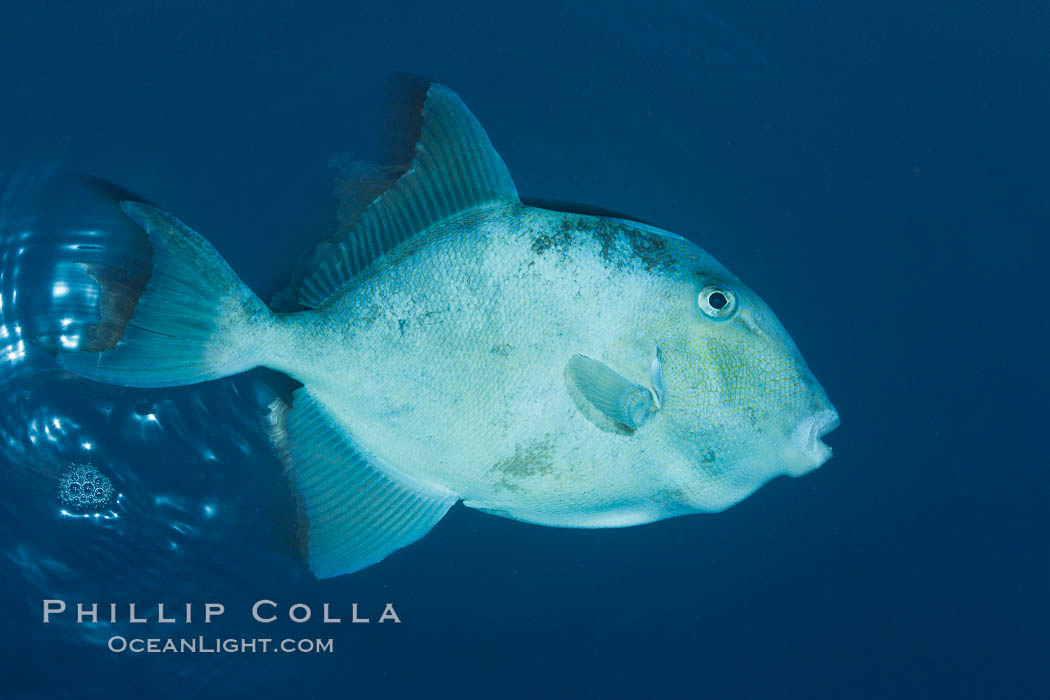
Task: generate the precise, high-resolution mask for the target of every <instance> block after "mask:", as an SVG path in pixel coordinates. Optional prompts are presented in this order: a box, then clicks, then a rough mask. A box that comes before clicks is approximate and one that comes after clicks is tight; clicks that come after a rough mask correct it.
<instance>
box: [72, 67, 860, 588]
mask: <svg viewBox="0 0 1050 700" xmlns="http://www.w3.org/2000/svg"><path fill="white" fill-rule="evenodd" d="M121 206H122V208H123V210H124V211H125V212H126V213H127V214H128V216H130V217H131V218H132V219H134V220H135V221H136V222H137V223H138V224H139V225H140V226H141V227H142V228H143V229H144V230H145V231H146V233H147V234H148V236H149V239H150V243H151V245H152V248H153V259H152V271H151V273H150V276H149V279H148V281H146V283H145V286H144V287H143V288H142V289H141V291H140V293H139V294H138V296H137V298H131V299H128V298H127V297H128V290H127V289H126V285H123V286H122V285H121V284H119V283H112V280H119V279H120V276H119V275H105V274H100V273H99V272H98V271H97V270H95V272H94V274H93V277H94V278H95V279H96V281H97V282H98V283H99V285H100V286H101V294H100V303H99V314H100V317H101V318H100V326H104V327H106V328H109V329H114V328H115V329H118V330H119V334H118V335H117V336H115V340H114V342H113V343H110V344H109V346H107V347H101V348H100V347H95V348H88V349H87V350H83V349H82V350H80V351H78V352H69V353H65V354H62V355H60V357H59V361H60V363H61V364H62V366H64V367H66V368H68V369H69V370H71V371H73V372H76V373H77V374H80V375H82V376H84V377H87V378H90V379H93V380H97V381H101V382H108V383H112V384H120V385H125V386H132V387H166V386H177V385H186V384H193V383H196V382H203V381H207V380H211V379H216V378H219V377H226V376H229V375H233V374H237V373H240V372H244V371H246V370H249V369H252V368H254V367H259V366H264V367H269V368H271V369H274V370H277V371H279V372H283V373H285V374H287V375H288V376H290V377H291V378H293V379H294V380H296V381H297V382H298V383H301V384H302V386H301V387H300V388H298V389H297V390H296V391H295V392H294V394H292V395H291V401H290V402H285V401H283V400H280V399H278V400H276V401H274V402H273V404H271V406H270V411H269V415H268V420H267V428H268V430H269V432H270V437H271V438H272V441H273V444H274V446H275V450H276V452H277V454H278V455H279V456H280V458H281V460H282V461H283V463H284V465H285V468H286V472H287V474H288V478H289V480H290V483H291V485H292V490H293V492H294V493H295V495H296V499H297V503H298V505H299V507H298V509H297V510H298V511H299V513H300V516H301V521H302V522H301V525H302V531H303V533H304V535H305V536H304V537H303V538H302V541H303V543H304V547H305V551H306V558H307V561H308V564H309V567H310V569H311V571H313V573H314V574H315V575H316V576H318V577H330V576H336V575H339V574H344V573H348V572H352V571H357V570H360V569H362V568H364V567H367V566H369V565H371V564H374V563H376V562H378V561H380V560H382V559H383V558H384V557H386V556H387V555H388V554H390V553H391V552H394V551H395V550H397V549H399V548H401V547H404V546H406V545H408V544H410V543H412V542H414V541H416V540H418V539H419V538H420V537H422V536H423V535H425V534H426V533H427V532H428V531H429V530H430V529H431V528H432V527H434V525H435V524H436V523H437V522H438V521H439V520H441V518H442V516H444V514H445V513H446V512H447V511H448V509H449V508H450V507H452V505H453V504H455V503H456V502H457V501H462V502H463V504H464V505H466V506H468V507H471V508H477V509H480V510H482V511H485V512H487V513H493V514H496V515H501V516H504V517H507V518H514V519H516V520H522V521H525V522H529V523H536V524H540V525H552V526H559V527H578V528H605V527H622V526H628V525H639V524H642V523H649V522H653V521H656V520H660V519H663V518H669V517H672V516H676V515H683V514H687V513H701V512H706V513H709V512H715V511H721V510H723V509H725V508H728V507H729V506H731V505H733V504H734V503H737V502H739V501H740V500H742V499H744V498H745V497H747V496H748V495H749V494H751V493H752V492H754V491H755V489H757V488H758V487H760V486H761V485H762V484H764V483H765V482H766V481H768V480H769V479H771V478H772V477H774V476H777V475H780V474H789V475H792V476H799V475H802V474H805V473H806V472H809V471H810V470H812V469H815V468H816V467H819V466H820V465H821V464H823V463H824V462H825V461H826V460H827V459H828V458H829V457H830V456H831V450H830V449H829V448H828V447H827V446H826V445H825V444H824V443H823V442H822V441H821V437H822V436H823V435H824V434H825V433H827V432H828V431H830V430H832V429H834V428H835V427H836V426H837V425H838V422H839V417H838V413H837V412H836V410H835V408H834V407H833V406H832V404H831V402H830V401H829V400H828V397H827V396H826V394H825V392H824V390H823V388H822V387H821V386H820V384H819V383H818V382H817V380H816V379H815V378H814V377H813V375H812V374H811V372H810V370H809V368H808V367H807V366H806V363H805V362H804V361H803V359H802V356H801V354H800V353H799V351H798V349H797V348H796V346H795V344H794V342H792V339H791V337H790V336H789V335H788V334H787V332H786V331H785V330H784V328H783V327H782V326H781V324H780V322H779V321H778V320H777V318H776V317H775V316H774V315H773V312H772V311H771V310H770V308H769V307H768V306H767V305H766V304H765V302H763V301H762V300H761V299H760V298H759V297H758V296H757V295H756V294H755V293H754V292H752V291H751V290H750V289H748V288H747V287H746V286H744V284H742V283H741V282H740V280H738V279H737V278H736V277H735V276H734V275H733V274H732V273H730V272H729V271H728V270H726V268H725V267H723V266H722V265H721V264H719V263H718V262H717V261H716V260H715V259H714V258H713V257H711V255H709V254H708V253H706V252H705V251H703V250H701V249H700V248H698V247H697V246H696V245H694V244H693V243H691V242H690V241H688V240H686V239H685V238H682V237H681V236H678V235H675V234H672V233H668V232H666V231H663V230H660V229H657V228H654V227H652V226H649V225H646V224H642V223H638V222H635V221H630V220H625V219H619V218H613V217H602V216H587V215H583V214H578V213H568V212H560V211H551V210H547V209H541V208H536V207H532V206H526V205H524V204H523V203H522V201H521V199H520V198H519V196H518V191H517V188H516V187H515V185H514V182H513V180H512V179H511V176H510V173H509V172H508V170H507V167H506V165H505V164H504V162H503V159H502V158H501V157H500V156H499V154H498V153H497V152H496V151H495V149H494V148H493V146H492V144H491V143H490V141H489V138H488V136H487V135H486V134H485V132H484V130H483V129H482V128H481V125H480V124H479V122H478V121H477V120H476V119H475V117H474V116H473V115H472V114H471V113H470V111H469V110H468V109H467V107H466V106H465V105H464V103H463V102H462V100H460V98H459V97H458V96H457V95H456V94H455V93H453V92H452V91H451V90H449V89H448V88H446V87H444V86H441V85H437V84H433V85H431V86H430V88H429V90H428V92H427V97H426V101H425V102H424V105H423V120H422V126H421V134H420V138H419V140H418V142H417V144H416V148H415V153H414V156H413V158H412V161H411V163H410V164H409V167H408V169H407V171H405V172H404V174H403V175H401V177H400V178H398V179H397V180H396V181H395V182H394V183H393V184H392V185H391V186H390V187H389V189H387V190H386V191H385V192H383V193H382V194H380V195H379V196H378V197H376V198H375V199H374V201H372V202H371V204H370V205H368V207H367V208H366V209H365V210H364V211H363V212H362V213H361V214H360V217H359V219H358V220H357V223H356V225H355V226H353V227H352V228H351V229H348V230H347V231H345V232H344V235H342V236H341V237H339V238H337V239H335V240H332V241H328V242H325V243H323V244H321V245H320V246H319V247H318V249H317V250H316V252H315V253H314V254H313V255H312V256H311V257H309V258H305V259H304V261H303V262H302V263H301V265H304V266H305V267H303V268H302V269H301V270H300V271H299V273H298V274H297V276H296V279H297V280H298V286H297V289H296V297H297V302H298V304H297V307H296V310H293V311H289V310H286V309H276V308H271V307H268V306H267V305H266V304H265V303H263V301H261V300H260V299H259V297H257V296H256V295H255V294H254V293H253V292H252V291H251V290H249V289H248V287H247V286H245V284H244V283H243V282H242V281H241V280H240V279H239V278H238V277H237V275H236V274H235V273H234V271H233V270H232V269H231V268H230V267H229V265H227V264H226V262H225V261H224V260H223V259H222V257H220V255H219V254H218V253H217V252H216V250H215V248H213V247H212V245H211V244H209V243H208V242H207V241H206V240H205V239H204V238H203V237H202V236H200V235H199V234H197V233H196V232H194V231H193V230H191V229H190V228H189V227H187V226H186V225H185V224H183V223H182V222H180V221H178V220H177V219H175V218H174V217H173V216H171V215H170V214H168V213H166V212H165V211H162V210H161V209H158V208H156V207H154V206H152V205H149V204H145V203H142V202H134V201H124V202H122V203H121ZM121 299H123V302H121Z"/></svg>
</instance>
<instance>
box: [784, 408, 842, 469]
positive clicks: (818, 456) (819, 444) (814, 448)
mask: <svg viewBox="0 0 1050 700" xmlns="http://www.w3.org/2000/svg"><path fill="white" fill-rule="evenodd" d="M840 423H841V421H840V419H839V414H838V411H836V410H835V409H834V408H829V409H827V410H824V411H818V412H817V413H814V414H813V415H811V416H807V417H806V418H803V419H802V421H801V422H799V424H798V425H797V426H796V427H795V430H794V432H793V433H792V434H791V442H792V443H794V445H795V447H796V448H798V450H799V451H800V452H802V453H803V454H804V455H806V456H807V457H808V458H809V459H810V460H812V461H813V462H814V463H815V464H816V465H818V466H819V465H821V464H823V463H824V462H826V461H827V460H828V459H830V458H831V448H830V447H829V446H828V445H826V444H825V443H824V441H823V440H821V438H822V437H824V436H825V435H827V434H828V433H830V432H831V431H832V430H834V429H835V428H837V427H839V424H840Z"/></svg>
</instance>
